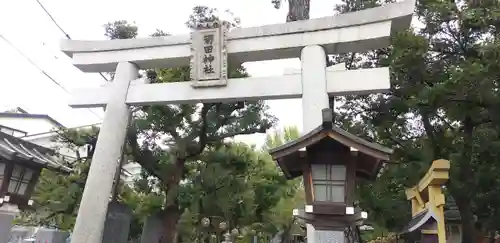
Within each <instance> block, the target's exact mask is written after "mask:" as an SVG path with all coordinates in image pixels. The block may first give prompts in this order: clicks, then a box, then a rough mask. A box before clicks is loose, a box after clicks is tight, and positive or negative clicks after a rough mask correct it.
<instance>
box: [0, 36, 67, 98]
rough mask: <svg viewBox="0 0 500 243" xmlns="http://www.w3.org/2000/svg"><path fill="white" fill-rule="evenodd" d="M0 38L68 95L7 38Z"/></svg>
mask: <svg viewBox="0 0 500 243" xmlns="http://www.w3.org/2000/svg"><path fill="white" fill-rule="evenodd" d="M0 38H2V39H3V40H4V41H5V42H6V43H7V44H9V46H10V47H12V48H13V49H14V50H16V51H17V53H19V54H20V55H21V56H23V57H24V59H26V60H28V62H29V63H31V65H33V66H35V67H36V68H37V69H38V71H40V72H41V73H42V74H43V75H45V77H47V78H49V79H50V80H51V81H52V82H53V83H55V84H56V85H57V86H59V87H60V88H61V89H63V90H64V91H66V93H69V91H68V90H67V89H66V88H64V86H62V85H61V84H60V83H59V82H57V81H56V80H55V79H54V78H52V77H51V76H50V75H49V74H48V73H47V72H45V71H44V70H43V69H42V68H41V67H40V66H38V65H37V64H36V63H35V62H33V60H31V58H29V57H28V56H27V55H26V54H24V53H23V52H22V51H21V50H19V48H17V47H16V46H15V45H14V44H12V42H10V41H9V40H8V39H7V38H5V36H3V35H2V34H0Z"/></svg>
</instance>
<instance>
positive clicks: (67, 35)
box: [36, 0, 71, 40]
mask: <svg viewBox="0 0 500 243" xmlns="http://www.w3.org/2000/svg"><path fill="white" fill-rule="evenodd" d="M36 1H37V2H38V4H39V5H40V7H42V9H43V11H45V13H46V14H47V15H48V16H49V17H50V19H51V20H52V22H54V24H55V25H56V26H57V28H59V29H60V30H61V31H62V32H63V33H64V35H65V36H66V37H67V38H68V39H70V40H71V37H69V34H68V33H66V31H64V30H63V28H61V26H59V24H57V21H56V20H55V19H54V17H52V15H51V14H50V13H49V11H47V9H45V7H44V6H43V4H42V3H41V2H40V1H38V0H36Z"/></svg>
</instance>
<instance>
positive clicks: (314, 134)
mask: <svg viewBox="0 0 500 243" xmlns="http://www.w3.org/2000/svg"><path fill="white" fill-rule="evenodd" d="M319 144H326V146H328V147H327V150H331V149H335V147H337V148H338V147H339V146H341V147H347V148H350V149H351V150H354V151H358V152H359V153H360V154H359V155H358V158H359V159H360V160H359V161H360V163H358V169H357V172H359V173H361V174H363V177H366V178H373V177H374V176H375V175H377V174H378V172H379V171H380V169H381V168H382V166H383V163H382V162H383V161H388V160H389V158H390V155H391V154H392V152H393V150H392V149H390V148H386V147H383V146H381V145H379V144H376V143H372V142H369V141H367V140H364V139H362V138H360V137H358V136H356V135H353V134H351V133H349V132H347V131H345V130H343V129H341V128H339V127H337V126H335V125H334V124H333V117H332V111H331V109H324V110H323V122H322V124H321V125H320V126H318V127H317V128H315V129H313V130H312V131H310V132H309V133H307V134H305V135H303V136H301V137H300V138H298V139H296V140H294V141H291V142H289V143H287V144H284V145H282V146H279V147H277V148H274V149H271V150H270V151H269V153H270V154H271V156H272V158H273V159H274V160H276V161H277V162H278V165H279V166H280V167H281V169H282V170H283V172H284V174H285V176H286V177H287V178H289V179H290V178H294V177H297V176H300V175H301V174H302V169H301V166H300V164H301V163H302V162H303V159H304V158H305V157H307V152H306V151H302V150H303V149H305V148H312V147H314V146H318V145H319ZM361 174H360V175H361Z"/></svg>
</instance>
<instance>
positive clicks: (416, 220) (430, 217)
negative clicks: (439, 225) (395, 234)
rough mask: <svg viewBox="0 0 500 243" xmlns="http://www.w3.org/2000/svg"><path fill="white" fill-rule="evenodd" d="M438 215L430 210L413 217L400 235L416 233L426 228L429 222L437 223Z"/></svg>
mask: <svg viewBox="0 0 500 243" xmlns="http://www.w3.org/2000/svg"><path fill="white" fill-rule="evenodd" d="M436 219H437V217H436V214H435V213H434V212H433V211H432V210H429V209H425V210H423V211H422V212H420V213H418V214H417V215H415V216H413V217H412V218H411V220H410V222H408V224H407V225H405V227H404V228H403V230H402V231H401V233H400V234H407V233H411V232H414V231H415V230H418V229H420V228H422V227H423V226H425V225H426V224H427V223H428V222H430V221H431V222H432V221H436Z"/></svg>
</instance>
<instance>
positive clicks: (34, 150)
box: [0, 132, 72, 173]
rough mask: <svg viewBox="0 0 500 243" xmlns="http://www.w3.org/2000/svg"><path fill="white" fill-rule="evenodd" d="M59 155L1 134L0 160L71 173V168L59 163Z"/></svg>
mask: <svg viewBox="0 0 500 243" xmlns="http://www.w3.org/2000/svg"><path fill="white" fill-rule="evenodd" d="M58 157H59V156H58V154H57V153H56V152H54V151H53V150H51V149H48V148H45V147H42V146H39V145H36V144H34V143H30V142H28V141H25V140H22V139H20V138H17V137H14V136H11V135H8V134H5V133H2V132H0V159H3V160H8V161H16V162H19V163H25V164H28V165H31V166H37V167H43V168H47V169H50V170H54V171H60V172H65V173H69V172H71V171H72V170H71V168H69V167H67V166H65V165H63V164H61V163H59V162H58V160H60V159H59V158H58Z"/></svg>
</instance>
